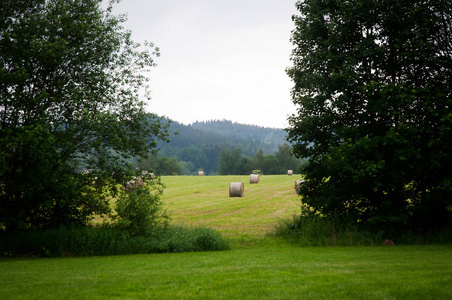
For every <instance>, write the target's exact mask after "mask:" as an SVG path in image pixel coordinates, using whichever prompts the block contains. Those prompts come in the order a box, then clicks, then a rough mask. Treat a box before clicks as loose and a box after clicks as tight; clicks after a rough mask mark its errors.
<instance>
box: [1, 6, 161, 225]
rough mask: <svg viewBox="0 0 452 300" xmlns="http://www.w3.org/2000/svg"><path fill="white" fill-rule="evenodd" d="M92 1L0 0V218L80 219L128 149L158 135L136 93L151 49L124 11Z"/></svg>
mask: <svg viewBox="0 0 452 300" xmlns="http://www.w3.org/2000/svg"><path fill="white" fill-rule="evenodd" d="M101 4H102V1H101V0H83V1H82V0H70V1H66V0H27V1H18V0H4V1H2V4H1V5H0V228H3V229H6V230H7V231H18V230H23V229H30V228H33V229H46V228H53V227H58V226H60V225H62V224H70V225H76V224H78V225H83V224H86V222H87V221H88V220H89V218H90V217H91V216H92V215H93V214H104V213H107V212H109V204H108V201H107V200H108V198H107V194H106V193H105V190H106V189H108V188H109V187H110V188H111V189H110V192H114V191H115V187H116V186H117V183H121V182H125V180H126V178H127V175H128V173H127V167H126V165H127V159H128V158H129V157H130V156H132V155H133V156H136V155H144V154H147V153H149V151H150V150H151V149H153V148H154V147H155V146H156V141H155V140H156V139H159V138H160V139H164V138H165V136H166V130H165V128H164V126H162V125H161V122H160V119H159V118H158V117H156V116H155V115H150V114H147V113H146V112H145V103H144V101H142V100H139V97H141V98H142V99H143V97H144V98H145V99H149V97H147V96H146V95H147V93H146V95H145V96H143V95H142V94H143V93H142V92H143V91H144V90H147V84H146V81H147V80H146V77H144V75H143V74H144V73H143V72H144V71H146V70H148V69H149V68H150V67H153V66H154V61H153V57H154V56H156V55H158V49H156V48H154V47H153V45H151V44H145V45H143V46H140V45H138V44H136V43H134V42H133V41H132V40H131V38H130V36H131V34H130V32H128V31H125V30H124V29H123V27H122V26H121V23H122V22H124V17H122V16H119V17H117V16H113V15H112V14H111V8H112V7H111V5H110V6H109V7H108V8H107V9H103V8H102V7H101ZM143 89H144V90H143ZM84 170H86V172H82V171H84Z"/></svg>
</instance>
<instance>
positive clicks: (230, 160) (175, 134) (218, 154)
mask: <svg viewBox="0 0 452 300" xmlns="http://www.w3.org/2000/svg"><path fill="white" fill-rule="evenodd" d="M170 132H171V135H170V142H169V143H164V142H160V143H159V144H158V149H160V150H159V153H158V154H157V155H151V156H150V157H149V158H147V159H145V160H141V161H136V162H135V164H134V165H135V167H137V168H139V169H142V170H143V169H147V170H149V169H151V170H153V171H154V172H156V173H157V174H160V175H173V174H178V175H196V174H198V171H204V173H205V174H207V175H216V174H219V175H226V174H249V173H251V172H252V171H253V170H260V172H261V173H263V174H278V173H285V172H286V169H293V170H294V172H296V171H297V170H298V167H299V165H300V163H301V161H299V160H297V159H295V158H293V157H292V156H291V153H290V147H289V145H287V142H286V139H285V138H286V133H285V131H284V130H283V129H276V128H265V127H259V126H254V125H244V124H237V123H233V122H231V121H227V120H222V121H219V120H215V121H207V122H196V123H193V124H191V125H184V124H181V123H178V122H175V121H173V122H172V123H171V125H170ZM289 161H292V163H289Z"/></svg>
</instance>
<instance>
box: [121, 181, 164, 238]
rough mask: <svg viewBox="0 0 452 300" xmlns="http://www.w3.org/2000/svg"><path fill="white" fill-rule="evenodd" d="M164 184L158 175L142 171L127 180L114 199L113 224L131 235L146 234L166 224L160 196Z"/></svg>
mask: <svg viewBox="0 0 452 300" xmlns="http://www.w3.org/2000/svg"><path fill="white" fill-rule="evenodd" d="M163 188H164V185H163V184H162V183H161V181H160V177H157V178H156V179H153V178H152V175H151V173H144V174H143V175H142V176H140V177H135V179H134V181H129V182H128V183H127V184H126V186H125V189H124V190H122V191H121V192H120V193H119V196H118V198H117V200H116V213H117V215H114V216H113V219H114V221H115V222H114V224H115V225H116V226H118V228H121V229H126V230H127V231H128V232H129V233H131V234H132V235H146V234H149V233H151V232H152V231H153V230H154V229H155V228H157V227H159V226H166V225H167V222H168V219H169V216H168V215H167V214H166V211H164V210H162V203H161V201H160V196H161V195H162V194H163Z"/></svg>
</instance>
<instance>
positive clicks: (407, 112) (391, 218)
mask: <svg viewBox="0 0 452 300" xmlns="http://www.w3.org/2000/svg"><path fill="white" fill-rule="evenodd" d="M296 5H297V9H298V11H299V13H300V14H299V15H297V16H294V17H293V21H294V23H295V30H294V31H293V33H292V42H293V44H294V46H295V47H294V50H293V54H292V61H293V67H291V68H290V69H288V71H287V72H288V75H289V76H290V77H291V79H292V80H293V82H294V87H293V90H292V96H293V102H294V103H295V104H296V105H297V106H298V109H297V113H296V114H294V115H292V116H291V117H290V118H289V122H290V128H288V132H289V138H288V139H289V141H291V142H292V143H294V144H295V146H294V148H293V149H294V153H295V155H297V156H298V157H306V158H309V164H307V165H305V166H304V168H303V172H304V173H305V174H306V179H307V180H306V182H305V183H304V184H303V185H302V187H301V189H300V193H301V195H302V196H303V198H302V201H303V202H304V203H306V204H308V205H309V206H310V207H311V208H312V209H314V211H317V212H321V213H322V215H325V216H336V217H341V218H346V219H349V220H353V221H354V222H357V223H358V224H361V225H363V226H366V227H368V228H373V229H376V230H381V231H384V232H385V233H386V234H388V235H395V234H396V232H397V231H399V232H400V231H403V230H412V231H416V232H426V231H434V230H437V229H439V228H444V227H446V226H450V224H451V214H452V172H451V171H450V170H451V169H452V156H451V153H452V143H451V142H450V141H451V140H452V131H451V128H452V108H451V105H452V38H451V31H452V2H451V1H449V0H429V1H417V0H414V1H413V0H410V1H408V0H401V1H400V0H389V1H388V0H384V1H383V0H357V1H335V0H332V1H324V0H306V1H298V2H297V4H296Z"/></svg>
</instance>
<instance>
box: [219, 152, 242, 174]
mask: <svg viewBox="0 0 452 300" xmlns="http://www.w3.org/2000/svg"><path fill="white" fill-rule="evenodd" d="M246 162H247V158H246V157H245V156H244V155H243V154H242V151H241V150H240V149H239V148H236V149H234V150H232V151H229V150H222V151H221V152H220V159H219V163H218V174H219V175H242V174H245V173H246V172H245V168H244V167H245V164H246Z"/></svg>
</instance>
